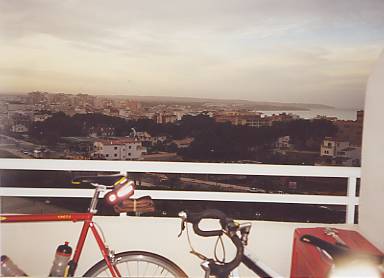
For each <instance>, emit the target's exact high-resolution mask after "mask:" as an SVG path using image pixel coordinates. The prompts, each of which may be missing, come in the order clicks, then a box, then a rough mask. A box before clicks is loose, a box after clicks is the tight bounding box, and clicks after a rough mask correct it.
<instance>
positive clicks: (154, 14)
mask: <svg viewBox="0 0 384 278" xmlns="http://www.w3.org/2000/svg"><path fill="white" fill-rule="evenodd" d="M383 14H384V1H383V0H358V1H355V0H279V1H277V0H276V1H275V0H190V1H184V0H162V1H159V0H151V1H149V0H140V1H128V0H121V1H116V0H115V1H108V0H89V1H88V0H81V1H80V0H77V1H74V0H68V1H65V0H57V1H56V0H30V1H23V0H17V1H9V0H0V92H1V93H7V92H28V91H32V90H41V91H49V92H67V93H79V92H83V93H91V94H127V95H156V96H161V95H163V96H194V97H208V98H226V99H231V98H235V99H249V100H256V101H281V102H310V103H321V104H330V105H333V106H337V107H348V108H356V107H362V105H363V101H364V91H365V86H366V82H367V78H368V75H369V72H370V71H371V70H372V68H373V66H374V62H375V60H376V59H377V57H378V55H379V54H380V52H381V51H382V49H383V46H384V16H383Z"/></svg>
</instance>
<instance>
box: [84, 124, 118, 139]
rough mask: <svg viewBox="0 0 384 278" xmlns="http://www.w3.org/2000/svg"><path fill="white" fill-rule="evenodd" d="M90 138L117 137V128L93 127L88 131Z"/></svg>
mask: <svg viewBox="0 0 384 278" xmlns="http://www.w3.org/2000/svg"><path fill="white" fill-rule="evenodd" d="M88 136H89V137H110V136H115V128H114V127H109V126H92V127H90V128H89V129H88Z"/></svg>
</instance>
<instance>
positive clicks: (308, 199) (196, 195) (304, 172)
mask: <svg viewBox="0 0 384 278" xmlns="http://www.w3.org/2000/svg"><path fill="white" fill-rule="evenodd" d="M0 165H1V166H0V169H8V170H61V171H119V172H122V173H126V172H155V173H188V174H226V175H265V176H300V177H333V178H346V179H348V190H347V195H346V196H328V195H297V194H264V193H238V192H206V191H204V192H201V191H163V190H161V191H159V190H150V191H149V190H137V192H136V193H135V194H136V195H135V196H143V195H150V196H151V197H152V198H153V199H166V200H204V201H235V202H261V203H292V204H322V205H345V206H347V209H346V223H347V224H353V223H354V221H355V207H356V206H357V205H358V204H359V199H358V197H356V182H357V179H358V178H360V175H361V171H360V168H357V167H333V166H332V167H331V166H291V165H265V164H232V163H189V162H152V161H96V160H76V161H74V160H56V159H39V160H35V159H0ZM92 194H93V190H91V189H64V188H14V187H2V188H0V196H20V197H91V196H92Z"/></svg>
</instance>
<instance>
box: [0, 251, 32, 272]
mask: <svg viewBox="0 0 384 278" xmlns="http://www.w3.org/2000/svg"><path fill="white" fill-rule="evenodd" d="M1 276H2V277H4V276H5V277H14V276H19V277H20V276H28V275H27V274H25V273H24V271H22V270H21V269H20V268H18V267H17V265H15V263H14V262H13V261H12V260H11V259H10V258H8V257H7V256H5V255H3V256H1Z"/></svg>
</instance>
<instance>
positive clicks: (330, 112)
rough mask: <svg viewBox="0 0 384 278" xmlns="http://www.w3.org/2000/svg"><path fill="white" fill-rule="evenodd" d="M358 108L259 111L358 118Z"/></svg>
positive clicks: (308, 116)
mask: <svg viewBox="0 0 384 278" xmlns="http://www.w3.org/2000/svg"><path fill="white" fill-rule="evenodd" d="M357 111H358V110H357V109H356V110H346V109H337V108H335V109H311V110H305V111H303V110H298V111H296V110H290V111H287V110H274V111H258V112H261V113H263V114H265V115H268V116H271V115H272V114H280V113H287V114H289V113H291V114H295V115H298V116H299V117H300V118H302V119H313V118H316V117H317V116H327V117H336V118H338V119H339V120H352V121H355V120H356V112H357Z"/></svg>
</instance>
